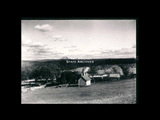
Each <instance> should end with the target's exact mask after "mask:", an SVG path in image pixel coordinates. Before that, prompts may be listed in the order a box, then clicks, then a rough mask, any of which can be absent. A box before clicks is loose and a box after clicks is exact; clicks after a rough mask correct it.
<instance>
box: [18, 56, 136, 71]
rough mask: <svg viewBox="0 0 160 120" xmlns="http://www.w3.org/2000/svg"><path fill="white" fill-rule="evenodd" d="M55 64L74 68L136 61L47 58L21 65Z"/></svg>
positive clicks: (123, 59)
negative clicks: (79, 61)
mask: <svg viewBox="0 0 160 120" xmlns="http://www.w3.org/2000/svg"><path fill="white" fill-rule="evenodd" d="M66 60H70V61H78V60H81V61H85V60H87V61H94V63H77V64H75V63H66ZM42 63H43V64H51V63H54V64H57V65H59V66H60V67H63V68H66V69H74V68H77V67H84V66H90V65H96V66H97V65H106V64H107V65H117V64H133V63H136V59H135V58H117V59H104V58H103V59H49V60H37V61H26V60H25V61H24V60H23V61H22V62H21V65H22V67H24V66H25V67H27V66H32V65H35V64H36V65H39V64H42Z"/></svg>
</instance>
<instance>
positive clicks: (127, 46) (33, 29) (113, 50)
mask: <svg viewBox="0 0 160 120" xmlns="http://www.w3.org/2000/svg"><path fill="white" fill-rule="evenodd" d="M63 57H68V58H71V59H92V58H93V59H96V58H97V59H98V58H136V20H21V59H22V60H42V59H60V58H63Z"/></svg>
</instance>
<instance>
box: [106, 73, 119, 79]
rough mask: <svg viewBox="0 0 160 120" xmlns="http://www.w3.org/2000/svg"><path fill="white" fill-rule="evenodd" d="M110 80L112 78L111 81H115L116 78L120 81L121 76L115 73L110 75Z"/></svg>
mask: <svg viewBox="0 0 160 120" xmlns="http://www.w3.org/2000/svg"><path fill="white" fill-rule="evenodd" d="M109 78H111V79H114V78H116V79H118V80H119V79H120V74H114V73H112V74H109Z"/></svg>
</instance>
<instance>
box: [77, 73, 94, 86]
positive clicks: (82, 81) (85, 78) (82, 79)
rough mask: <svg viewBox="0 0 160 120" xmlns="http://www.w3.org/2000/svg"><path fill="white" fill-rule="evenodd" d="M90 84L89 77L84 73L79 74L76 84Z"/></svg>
mask: <svg viewBox="0 0 160 120" xmlns="http://www.w3.org/2000/svg"><path fill="white" fill-rule="evenodd" d="M89 85H91V79H90V78H89V77H88V76H87V75H85V76H81V77H80V78H79V80H78V86H89Z"/></svg>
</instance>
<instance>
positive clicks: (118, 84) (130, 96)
mask: <svg viewBox="0 0 160 120" xmlns="http://www.w3.org/2000/svg"><path fill="white" fill-rule="evenodd" d="M21 102H22V104H23V103H29V104H35V103H40V104H41V103H42V104H43V103H45V104H48V103H49V104H57V103H58V104H68V103H69V104H77V103H78V104H85V103H87V104H92V103H95V104H103V103H108V104H113V103H116V104H128V103H129V104H135V103H136V81H135V80H133V79H127V80H121V81H115V82H98V83H92V85H91V86H89V87H67V88H66V87H62V88H55V86H52V87H47V88H44V89H38V90H35V91H29V92H26V93H22V96H21Z"/></svg>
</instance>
